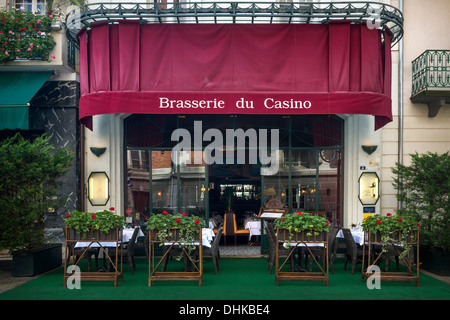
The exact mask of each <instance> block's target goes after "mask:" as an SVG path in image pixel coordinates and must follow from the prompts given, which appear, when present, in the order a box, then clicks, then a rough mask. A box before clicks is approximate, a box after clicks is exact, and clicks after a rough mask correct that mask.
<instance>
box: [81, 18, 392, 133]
mask: <svg viewBox="0 0 450 320" xmlns="http://www.w3.org/2000/svg"><path fill="white" fill-rule="evenodd" d="M383 36H384V39H385V41H384V43H383V42H382V31H380V30H376V29H369V28H368V27H367V26H365V25H358V24H349V23H332V24H323V25H303V24H137V23H129V22H122V23H119V24H113V25H108V24H103V23H102V24H98V25H92V29H91V30H89V31H88V34H87V33H86V32H85V33H83V34H81V36H80V79H81V80H80V82H81V99H80V112H79V115H80V119H81V122H82V123H84V124H85V125H87V126H88V127H90V128H92V122H91V116H92V115H96V114H107V113H146V114H169V113H179V114H188V113H222V114H236V113H237V114H246V113H251V114H369V115H374V116H375V122H376V129H378V128H380V127H382V126H384V125H385V124H386V123H388V122H390V121H392V113H391V92H390V91H391V49H390V35H389V32H385V34H384V35H383Z"/></svg>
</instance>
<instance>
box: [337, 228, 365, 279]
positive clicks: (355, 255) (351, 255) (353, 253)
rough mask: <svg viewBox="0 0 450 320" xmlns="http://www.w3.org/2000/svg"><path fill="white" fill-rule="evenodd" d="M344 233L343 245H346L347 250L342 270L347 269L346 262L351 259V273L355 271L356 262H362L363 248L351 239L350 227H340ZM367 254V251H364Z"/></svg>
mask: <svg viewBox="0 0 450 320" xmlns="http://www.w3.org/2000/svg"><path fill="white" fill-rule="evenodd" d="M342 232H343V233H344V240H345V245H346V246H347V250H346V253H345V262H344V270H345V269H347V262H348V261H349V260H351V262H352V274H354V273H355V266H356V264H357V263H362V259H361V258H362V256H363V249H362V247H361V246H358V245H357V244H356V242H355V239H353V236H352V232H351V231H350V229H342ZM366 255H367V252H366Z"/></svg>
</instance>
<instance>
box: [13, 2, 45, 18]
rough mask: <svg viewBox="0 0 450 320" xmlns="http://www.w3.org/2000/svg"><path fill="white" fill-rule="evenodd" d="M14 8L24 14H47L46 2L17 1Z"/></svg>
mask: <svg viewBox="0 0 450 320" xmlns="http://www.w3.org/2000/svg"><path fill="white" fill-rule="evenodd" d="M14 7H15V8H16V9H17V10H21V11H24V12H33V13H36V14H39V15H41V14H45V12H46V10H47V3H46V1H45V0H16V1H15V4H14Z"/></svg>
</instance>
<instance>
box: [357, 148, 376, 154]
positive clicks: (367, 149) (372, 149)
mask: <svg viewBox="0 0 450 320" xmlns="http://www.w3.org/2000/svg"><path fill="white" fill-rule="evenodd" d="M377 147H378V146H361V148H362V149H363V150H364V152H366V153H367V154H369V155H370V154H372V153H374V152H375V150H377Z"/></svg>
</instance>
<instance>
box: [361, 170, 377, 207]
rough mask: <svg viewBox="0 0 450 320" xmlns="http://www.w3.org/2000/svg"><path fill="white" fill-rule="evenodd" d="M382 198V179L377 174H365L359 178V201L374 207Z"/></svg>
mask: <svg viewBox="0 0 450 320" xmlns="http://www.w3.org/2000/svg"><path fill="white" fill-rule="evenodd" d="M379 198H380V178H378V175H377V174H376V172H363V173H362V174H361V176H360V177H359V201H361V203H362V204H363V205H374V204H376V203H377V201H378V199H379Z"/></svg>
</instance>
